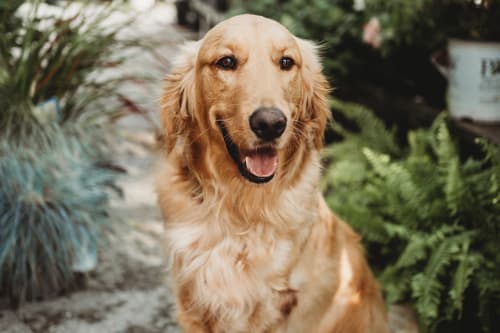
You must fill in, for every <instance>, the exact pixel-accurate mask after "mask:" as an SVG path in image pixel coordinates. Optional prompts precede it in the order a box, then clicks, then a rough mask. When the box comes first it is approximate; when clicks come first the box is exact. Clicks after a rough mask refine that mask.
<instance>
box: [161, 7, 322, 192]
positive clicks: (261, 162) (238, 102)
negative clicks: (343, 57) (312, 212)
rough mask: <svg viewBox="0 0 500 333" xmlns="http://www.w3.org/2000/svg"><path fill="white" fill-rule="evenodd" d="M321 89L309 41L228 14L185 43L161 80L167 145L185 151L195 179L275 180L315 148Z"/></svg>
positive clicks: (268, 22)
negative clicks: (174, 62) (203, 35)
mask: <svg viewBox="0 0 500 333" xmlns="http://www.w3.org/2000/svg"><path fill="white" fill-rule="evenodd" d="M327 94H328V84H327V81H326V80H325V78H324V76H323V75H322V73H321V65H320V63H319V60H318V56H317V53H316V47H315V45H314V44H312V43H311V42H309V41H305V40H301V39H299V38H296V37H295V36H293V35H292V34H291V33H290V32H289V31H288V30H287V29H286V28H284V27H283V26H282V25H280V24H279V23H277V22H275V21H272V20H269V19H266V18H264V17H260V16H254V15H241V16H236V17H233V18H230V19H228V20H226V21H224V22H221V23H220V24H218V25H217V26H215V27H214V28H213V29H212V30H210V31H209V32H208V33H207V35H206V36H205V37H204V38H203V39H202V40H201V41H199V42H196V43H192V44H189V45H187V47H186V49H185V50H184V52H183V54H182V55H181V59H180V62H179V63H178V64H177V65H176V67H175V68H174V70H173V73H172V74H171V75H169V76H168V77H167V79H166V88H165V92H164V95H163V99H162V122H163V126H164V129H165V138H166V145H167V151H169V152H170V151H172V149H174V147H176V146H177V147H179V148H180V150H181V151H182V154H184V155H189V156H188V159H190V161H188V164H189V166H190V167H191V168H192V169H194V172H196V173H198V174H199V177H209V176H210V175H212V176H214V174H216V175H218V178H225V179H232V178H235V177H236V178H239V179H241V181H244V182H247V181H250V182H253V183H267V182H269V181H271V180H272V179H273V178H274V179H276V178H278V177H281V178H283V177H284V176H285V175H286V174H289V173H290V172H291V170H292V169H293V170H295V169H300V168H299V166H300V165H302V164H304V160H305V159H307V158H308V156H309V154H310V153H311V152H313V151H315V150H319V149H320V148H321V146H322V142H323V132H324V129H325V125H326V122H327V118H328V114H329V110H328V107H327V100H326V99H327Z"/></svg>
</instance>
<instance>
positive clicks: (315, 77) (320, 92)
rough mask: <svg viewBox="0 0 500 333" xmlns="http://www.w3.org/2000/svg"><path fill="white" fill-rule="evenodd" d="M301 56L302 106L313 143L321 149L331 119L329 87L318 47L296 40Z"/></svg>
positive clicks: (311, 43)
mask: <svg viewBox="0 0 500 333" xmlns="http://www.w3.org/2000/svg"><path fill="white" fill-rule="evenodd" d="M297 44H298V45H299V49H300V51H301V55H302V77H303V80H304V89H305V92H304V94H303V96H304V100H303V104H302V105H303V106H304V109H305V118H306V120H307V121H308V122H309V123H310V124H311V132H312V135H313V143H314V146H315V147H316V149H318V150H319V149H321V148H322V147H323V138H324V132H325V127H326V124H327V122H328V120H329V119H330V117H331V113H330V109H329V107H328V93H329V91H330V86H329V84H328V81H327V80H326V78H325V76H324V75H323V73H322V66H321V62H320V58H319V55H318V46H317V45H315V44H314V43H313V42H311V41H308V40H304V39H300V38H297Z"/></svg>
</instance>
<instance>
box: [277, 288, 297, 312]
mask: <svg viewBox="0 0 500 333" xmlns="http://www.w3.org/2000/svg"><path fill="white" fill-rule="evenodd" d="M279 293H280V302H279V309H280V311H281V313H282V314H283V316H284V317H288V316H289V315H290V313H291V312H292V310H293V308H294V307H295V306H296V305H297V291H296V290H293V289H287V290H283V291H280V292H279Z"/></svg>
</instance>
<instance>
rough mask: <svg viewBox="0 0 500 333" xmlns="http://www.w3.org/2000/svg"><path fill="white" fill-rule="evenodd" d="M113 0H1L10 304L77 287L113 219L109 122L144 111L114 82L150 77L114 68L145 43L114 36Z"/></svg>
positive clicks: (0, 288)
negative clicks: (77, 275) (82, 266)
mask: <svg viewBox="0 0 500 333" xmlns="http://www.w3.org/2000/svg"><path fill="white" fill-rule="evenodd" d="M120 5H121V1H118V2H117V1H114V2H112V3H97V4H96V3H92V2H90V1H82V2H57V5H51V4H48V3H47V2H44V1H38V0H28V1H23V0H4V1H1V2H0V129H1V130H0V230H1V233H0V294H5V295H7V296H9V298H10V299H11V301H12V302H13V303H15V304H19V303H22V302H23V301H25V300H32V299H40V298H44V297H47V296H53V295H55V294H57V293H59V292H61V291H63V290H67V288H68V287H70V286H72V285H74V282H75V274H73V273H74V271H78V270H80V268H78V267H76V266H78V265H79V263H80V264H81V261H82V260H83V259H85V256H95V249H96V246H97V245H101V244H102V241H103V237H104V236H105V234H106V230H109V229H108V228H109V227H110V225H111V224H110V222H111V219H110V218H109V199H110V196H111V195H113V193H118V194H119V192H120V191H119V189H118V188H117V187H116V185H115V180H116V177H117V175H118V174H119V173H121V172H123V169H122V168H121V167H118V166H116V165H114V164H113V161H112V158H111V157H110V156H112V152H113V148H112V146H113V145H112V144H111V143H110V138H112V137H113V135H115V134H116V133H114V131H113V126H112V122H113V120H114V119H116V118H117V117H119V116H120V115H122V114H123V113H124V112H138V113H142V112H143V111H142V109H141V107H140V106H139V105H137V104H136V103H135V102H134V101H133V100H132V99H130V98H129V97H127V96H126V95H124V94H123V93H121V92H120V87H121V86H122V85H123V84H124V83H130V82H132V83H134V84H142V83H143V82H144V81H145V80H146V79H147V77H144V76H142V75H132V76H131V75H128V74H124V72H123V71H119V70H116V69H118V68H120V66H122V65H123V63H124V60H125V57H126V56H127V57H131V56H133V52H134V50H136V51H139V52H144V51H145V50H150V45H146V44H145V43H143V42H141V40H140V39H139V38H138V37H124V36H123V35H120V33H121V32H122V31H123V30H124V29H125V28H126V27H127V25H129V24H130V23H131V19H130V18H128V19H117V20H110V17H112V15H115V14H116V13H119V9H120ZM87 250H88V251H87ZM82 258H83V259H82ZM90 260H91V261H93V260H94V259H92V258H91V259H90ZM91 266H92V265H91ZM91 268H92V267H90V268H89V267H87V268H85V269H91ZM85 269H84V270H85Z"/></svg>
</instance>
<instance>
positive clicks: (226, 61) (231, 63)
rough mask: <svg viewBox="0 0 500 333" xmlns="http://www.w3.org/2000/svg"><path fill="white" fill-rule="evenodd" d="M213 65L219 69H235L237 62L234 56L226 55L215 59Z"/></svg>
mask: <svg viewBox="0 0 500 333" xmlns="http://www.w3.org/2000/svg"><path fill="white" fill-rule="evenodd" d="M215 65H216V66H217V67H219V68H221V69H225V70H234V69H236V66H237V65H238V62H237V61H236V58H235V57H232V56H228V57H223V58H220V59H219V60H217V62H216V63H215Z"/></svg>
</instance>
